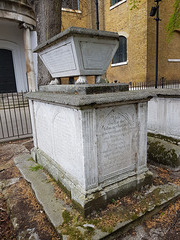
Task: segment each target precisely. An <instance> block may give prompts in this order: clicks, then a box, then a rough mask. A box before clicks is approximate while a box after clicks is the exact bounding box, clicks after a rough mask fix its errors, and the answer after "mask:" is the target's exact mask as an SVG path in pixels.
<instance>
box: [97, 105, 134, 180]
mask: <svg viewBox="0 0 180 240" xmlns="http://www.w3.org/2000/svg"><path fill="white" fill-rule="evenodd" d="M102 111H105V110H102ZM106 111H107V110H106ZM136 119H137V118H136V111H135V107H134V106H131V107H125V106H122V107H117V108H114V109H113V110H111V111H110V112H109V113H108V114H107V115H105V114H104V116H103V118H102V119H101V121H100V127H99V137H98V145H99V153H100V154H99V155H100V156H99V157H100V159H99V160H100V166H99V174H100V180H101V181H103V180H106V179H108V178H110V177H114V176H116V175H118V174H119V173H120V172H122V171H123V170H125V169H128V168H131V167H132V165H134V164H135V162H136V157H137V142H138V139H137V123H136Z"/></svg>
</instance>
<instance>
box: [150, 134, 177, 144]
mask: <svg viewBox="0 0 180 240" xmlns="http://www.w3.org/2000/svg"><path fill="white" fill-rule="evenodd" d="M148 137H154V138H157V139H162V140H164V141H166V142H170V143H173V144H176V145H178V143H179V142H180V140H178V139H175V138H172V137H168V136H164V135H161V134H154V133H148Z"/></svg>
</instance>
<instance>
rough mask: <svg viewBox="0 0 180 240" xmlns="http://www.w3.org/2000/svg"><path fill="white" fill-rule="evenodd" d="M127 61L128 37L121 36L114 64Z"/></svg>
mask: <svg viewBox="0 0 180 240" xmlns="http://www.w3.org/2000/svg"><path fill="white" fill-rule="evenodd" d="M123 62H127V38H126V37H124V36H120V37H119V47H118V49H117V51H116V53H115V55H114V57H113V60H112V64H116V63H123Z"/></svg>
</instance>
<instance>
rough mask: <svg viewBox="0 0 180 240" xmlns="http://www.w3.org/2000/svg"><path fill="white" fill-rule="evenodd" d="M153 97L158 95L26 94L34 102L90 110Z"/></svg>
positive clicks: (122, 93)
mask: <svg viewBox="0 0 180 240" xmlns="http://www.w3.org/2000/svg"><path fill="white" fill-rule="evenodd" d="M153 96H156V95H155V94H154V93H151V92H147V91H132V92H119V93H116V92H115V93H106V94H104V93H102V94H90V95H68V94H60V93H54V92H34V93H33V92H31V93H27V94H26V97H27V98H28V99H32V100H38V101H41V102H47V103H53V104H57V105H66V106H72V107H83V106H86V107H88V106H89V108H91V107H95V106H100V105H102V104H104V105H105V104H107V105H113V104H116V105H123V104H124V103H128V102H134V101H137V102H138V101H148V100H150V99H151V98H152V97H153Z"/></svg>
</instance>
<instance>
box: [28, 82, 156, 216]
mask: <svg viewBox="0 0 180 240" xmlns="http://www.w3.org/2000/svg"><path fill="white" fill-rule="evenodd" d="M100 86H101V85H92V86H91V85H83V86H78V87H77V85H74V86H72V85H71V86H69V87H68V86H66V88H65V87H64V86H62V87H61V86H58V87H57V88H56V87H55V86H45V87H42V88H41V89H40V91H39V92H35V93H28V94H27V97H28V98H29V99H30V103H31V113H32V114H33V116H32V119H33V136H34V144H35V147H34V149H33V156H34V158H36V160H37V161H38V163H40V164H41V165H43V167H44V168H45V169H47V170H48V172H49V173H50V174H51V175H52V176H53V177H54V178H55V179H56V181H58V182H59V183H60V184H61V186H62V187H63V188H64V189H66V191H67V192H68V193H69V194H70V195H71V198H72V200H73V202H74V203H75V205H76V206H77V207H78V208H79V209H80V210H81V211H82V212H83V213H84V214H85V215H87V214H89V213H90V212H92V210H93V209H99V208H100V207H103V205H106V204H107V202H108V201H111V200H112V199H113V198H116V197H119V196H123V195H125V194H127V192H130V191H132V190H133V189H137V188H139V187H141V186H142V185H145V184H151V179H152V174H151V173H150V172H149V171H148V169H147V162H146V155H147V104H148V101H149V100H150V98H151V96H150V95H149V93H147V92H128V91H126V92H121V91H120V90H121V89H124V87H125V85H121V84H102V88H101V90H100ZM121 87H122V88H121ZM55 88H56V89H55ZM77 88H78V89H79V90H77ZM88 88H91V89H93V88H94V89H96V90H92V91H90V94H88V90H87V89H88ZM98 88H99V89H98ZM103 88H104V90H103ZM97 89H98V93H95V92H97ZM108 89H109V90H108ZM117 89H119V90H117ZM103 91H105V92H106V93H103ZM119 91H120V92H119Z"/></svg>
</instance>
